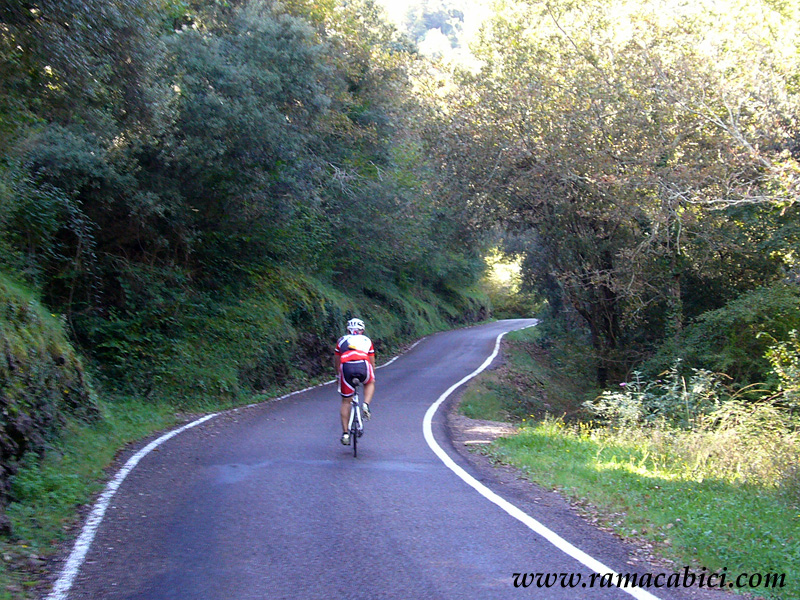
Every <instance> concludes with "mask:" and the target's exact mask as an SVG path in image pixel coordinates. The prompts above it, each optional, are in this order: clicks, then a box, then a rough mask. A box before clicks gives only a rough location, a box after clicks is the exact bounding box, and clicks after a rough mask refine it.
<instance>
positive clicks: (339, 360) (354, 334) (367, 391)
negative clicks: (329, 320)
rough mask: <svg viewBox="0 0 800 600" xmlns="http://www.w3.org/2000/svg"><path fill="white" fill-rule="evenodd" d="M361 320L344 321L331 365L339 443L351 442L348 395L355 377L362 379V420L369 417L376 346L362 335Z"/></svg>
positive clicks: (373, 388)
mask: <svg viewBox="0 0 800 600" xmlns="http://www.w3.org/2000/svg"><path fill="white" fill-rule="evenodd" d="M364 329H365V327H364V321H362V320H361V319H350V320H349V321H348V322H347V335H344V336H342V337H341V338H339V341H338V342H337V344H336V350H334V364H335V365H336V373H337V375H338V379H339V394H341V396H342V407H341V417H342V431H343V432H344V433H342V440H341V441H342V444H344V445H345V446H349V445H350V432H349V431H348V428H347V426H348V424H349V421H350V398H352V397H353V394H355V392H356V391H355V386H354V385H353V381H354V379H358V380H359V381H361V384H362V385H363V386H364V403H363V407H362V414H363V415H364V418H365V419H369V418H370V416H371V415H370V406H369V403H370V402H372V395H373V394H374V393H375V348H374V347H373V345H372V340H370V339H369V338H368V337H367V336H366V335H364Z"/></svg>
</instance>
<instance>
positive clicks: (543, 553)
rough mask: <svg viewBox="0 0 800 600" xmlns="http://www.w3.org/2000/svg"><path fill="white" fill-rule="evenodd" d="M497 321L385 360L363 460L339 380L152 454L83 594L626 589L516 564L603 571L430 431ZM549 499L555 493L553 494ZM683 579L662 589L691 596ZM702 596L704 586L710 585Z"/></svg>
mask: <svg viewBox="0 0 800 600" xmlns="http://www.w3.org/2000/svg"><path fill="white" fill-rule="evenodd" d="M528 324H530V321H501V322H497V323H492V324H488V325H483V326H479V327H473V328H468V329H462V330H458V331H452V332H446V333H441V334H437V335H434V336H430V337H429V338H426V339H425V340H423V341H422V342H421V343H419V344H418V345H417V346H415V347H414V348H412V349H411V350H410V351H409V352H407V353H406V354H404V355H403V356H401V357H400V358H399V359H398V360H396V361H395V362H393V363H392V364H390V365H388V366H387V367H385V368H382V369H379V370H378V381H377V387H376V394H375V399H374V403H373V406H374V416H373V418H372V420H371V421H368V422H367V424H366V433H365V435H364V437H363V438H361V440H360V442H361V443H360V444H359V453H358V454H359V455H358V458H355V459H354V458H353V455H352V451H351V449H350V448H348V447H344V446H342V445H341V444H340V443H339V436H340V426H339V422H338V410H339V399H338V396H337V394H336V389H335V387H334V386H333V385H326V386H323V387H319V388H315V389H312V390H309V391H306V392H303V393H302V394H298V395H295V396H292V397H290V398H287V399H285V400H282V401H280V402H272V403H267V404H263V405H258V406H254V407H248V408H245V409H241V410H238V411H235V412H228V413H224V414H220V415H218V416H216V417H214V418H213V419H210V420H208V421H206V422H205V423H203V424H201V425H198V426H197V427H194V428H192V429H189V430H187V431H185V432H182V433H181V434H180V435H176V436H175V437H174V438H172V439H170V440H168V441H167V442H165V443H163V444H162V445H161V446H159V447H158V448H157V449H156V450H155V451H153V452H151V453H150V454H148V455H147V456H146V457H144V458H143V459H142V460H141V462H140V463H139V464H138V466H137V467H136V468H135V469H134V470H133V471H132V472H131V473H130V474H129V475H128V477H127V479H125V481H124V482H123V483H122V485H121V486H120V488H119V489H118V491H117V493H116V495H115V496H114V497H113V499H112V501H111V504H110V505H109V507H108V510H107V512H106V513H105V517H104V519H103V521H102V523H101V524H100V526H99V529H98V530H97V535H96V537H95V538H94V540H93V542H92V545H91V548H90V549H89V552H88V554H87V555H86V560H85V562H84V563H83V564H82V566H81V568H80V571H79V572H78V574H77V577H76V578H75V580H74V584H73V585H72V587H71V589H70V590H69V592H68V597H69V598H70V599H75V600H77V599H98V600H100V599H102V600H116V599H126V600H133V599H137V600H145V599H146V600H168V599H169V600H172V599H175V600H178V599H180V600H190V599H191V600H251V599H252V600H265V599H282V598H286V599H289V598H291V599H296V598H300V599H316V598H319V599H326V600H332V599H338V598H341V599H348V600H349V599H360V598H363V599H370V600H373V599H392V598H397V599H403V600H414V599H426V600H428V599H442V600H454V599H505V598H509V599H511V598H513V599H515V600H516V599H520V598H547V599H560V598H565V599H566V598H603V599H607V598H625V599H629V598H631V597H632V596H631V595H629V594H628V593H626V592H625V591H623V590H621V589H619V588H603V589H601V588H597V587H591V586H588V585H587V586H586V587H581V586H578V587H577V588H574V589H569V588H566V589H565V588H562V587H561V586H560V585H558V586H555V587H552V588H549V589H548V588H537V586H536V585H535V584H534V585H532V586H531V587H528V588H517V587H515V586H514V585H513V582H514V578H513V574H514V573H518V572H526V573H530V572H540V573H567V574H581V576H582V581H583V583H584V584H586V582H588V581H589V577H590V575H591V571H590V570H589V569H588V568H587V567H585V566H584V565H583V564H581V563H580V562H578V561H577V560H575V559H573V558H571V557H569V556H568V555H567V554H565V553H564V552H562V551H561V550H559V549H557V548H555V547H554V546H553V545H552V544H550V543H549V542H547V541H546V540H545V539H544V538H542V537H541V536H540V535H538V534H536V533H534V532H533V531H532V530H531V529H530V528H529V527H527V526H526V525H525V524H523V523H521V522H520V521H519V520H517V519H515V518H513V517H512V516H510V515H509V514H508V513H507V512H506V511H504V510H502V509H501V508H500V507H498V506H497V505H495V504H493V503H492V502H490V501H488V500H487V499H486V498H485V497H483V496H482V495H480V494H479V493H477V492H476V491H475V489H473V488H472V487H470V486H469V485H467V484H466V483H465V482H464V481H462V479H460V478H459V477H458V476H456V474H455V473H454V472H453V471H452V470H451V469H450V468H448V467H447V466H445V464H444V463H443V462H442V461H441V460H440V459H439V457H437V456H436V454H434V452H433V451H432V450H431V448H430V447H429V445H428V444H427V443H426V441H425V438H424V436H423V428H422V421H423V417H424V415H425V413H426V411H427V410H428V408H429V407H430V405H431V404H432V403H433V402H434V401H436V400H437V398H439V397H440V396H441V395H442V394H443V392H445V390H447V389H448V388H449V387H450V386H451V385H452V384H453V383H455V382H457V381H459V380H460V379H462V378H463V377H465V376H466V375H468V374H469V373H471V372H472V371H474V370H475V369H476V368H477V367H478V366H479V365H481V363H483V362H484V360H485V359H486V358H487V357H488V356H489V355H490V354H491V352H492V350H493V348H494V345H495V339H496V337H497V335H498V334H499V333H501V332H503V331H507V330H510V329H517V328H520V327H522V326H525V325H528ZM445 421H446V418H445V415H444V410H443V409H442V410H440V411H439V412H437V414H436V415H435V416H434V419H433V427H432V430H433V434H434V436H435V438H436V440H437V441H438V443H439V444H440V445H441V446H442V447H443V448H444V449H445V451H446V452H447V453H448V454H449V455H450V456H452V458H453V460H454V461H455V462H456V463H458V464H459V465H461V466H462V467H463V468H464V469H466V470H467V471H468V472H470V473H471V474H472V475H473V476H474V477H475V478H476V479H478V480H479V481H482V482H483V483H484V484H485V485H487V486H488V487H489V488H491V489H494V490H495V491H496V492H497V493H499V494H501V495H502V494H504V493H506V492H507V493H508V494H510V497H509V498H508V499H509V500H510V501H512V502H514V503H515V504H516V505H518V506H520V508H521V509H522V510H524V511H525V512H527V513H528V514H531V515H532V516H533V517H534V518H536V519H539V520H540V521H541V522H542V523H544V524H545V525H547V526H548V527H550V528H552V529H553V530H554V531H557V532H558V534H559V535H561V536H562V537H563V538H565V539H567V540H569V542H571V543H572V544H575V545H576V546H578V547H579V548H581V550H583V551H584V552H586V553H588V554H589V555H591V556H592V557H594V558H596V559H598V560H600V561H602V562H603V564H604V565H608V566H609V567H610V568H612V569H616V570H619V571H624V572H628V571H630V570H631V569H632V567H631V566H630V565H628V564H627V562H626V561H627V560H628V558H629V554H628V549H626V548H625V547H623V546H622V545H621V544H620V543H619V542H617V541H616V540H615V539H614V538H612V537H611V536H609V535H608V534H605V533H602V532H599V531H597V530H595V529H593V528H592V527H590V526H589V525H588V524H586V523H585V522H583V521H582V520H581V519H580V518H578V517H576V516H575V515H574V514H572V513H571V512H570V511H569V510H566V509H565V508H564V506H556V505H551V506H549V507H548V506H547V503H546V502H545V503H544V504H542V503H540V502H537V501H534V499H533V498H531V497H530V496H525V494H524V493H521V492H519V491H518V490H513V489H511V488H506V487H505V486H504V485H503V483H502V481H499V480H495V479H494V478H493V477H492V476H491V474H490V473H489V474H487V473H486V472H483V471H476V470H475V468H474V467H473V466H472V465H470V463H469V462H468V461H465V460H464V459H463V457H461V456H460V455H459V453H457V452H455V451H454V450H453V448H452V446H451V445H450V444H449V441H448V437H447V432H446V431H445ZM551 504H552V503H551ZM687 594H688V592H684V591H682V590H677V591H669V592H667V593H658V594H656V595H657V597H659V598H662V599H666V598H688V597H699V596H696V595H695V596H690V595H687ZM703 597H706V596H703Z"/></svg>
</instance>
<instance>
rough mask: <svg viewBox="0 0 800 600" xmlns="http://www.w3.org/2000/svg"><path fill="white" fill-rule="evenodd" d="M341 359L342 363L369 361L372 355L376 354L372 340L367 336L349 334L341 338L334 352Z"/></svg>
mask: <svg viewBox="0 0 800 600" xmlns="http://www.w3.org/2000/svg"><path fill="white" fill-rule="evenodd" d="M334 352H336V354H338V355H339V356H340V357H341V362H342V363H346V362H351V361H354V360H368V359H369V357H370V355H372V354H375V348H374V347H373V346H372V340H371V339H369V338H368V337H367V336H365V335H352V334H347V335H345V336H342V337H341V338H339V341H338V342H337V343H336V350H335V351H334Z"/></svg>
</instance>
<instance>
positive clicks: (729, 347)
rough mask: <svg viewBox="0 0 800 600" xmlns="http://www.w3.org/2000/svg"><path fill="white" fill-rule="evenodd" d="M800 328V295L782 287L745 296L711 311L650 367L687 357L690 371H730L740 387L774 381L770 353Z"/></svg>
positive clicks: (667, 346) (671, 343)
mask: <svg viewBox="0 0 800 600" xmlns="http://www.w3.org/2000/svg"><path fill="white" fill-rule="evenodd" d="M798 327H800V291H798V289H797V288H796V287H795V286H793V285H786V284H783V283H779V284H776V285H773V286H769V287H762V288H757V289H755V290H752V291H750V292H747V293H744V294H742V295H741V296H739V297H738V298H736V299H734V300H732V301H731V302H729V303H727V304H726V305H725V306H723V307H722V308H719V309H716V310H712V311H707V312H705V313H703V314H702V315H700V317H699V318H698V319H697V320H696V322H695V323H693V324H691V325H690V326H688V327H687V328H686V330H685V331H684V332H683V334H682V335H681V337H680V338H679V340H678V341H675V340H672V341H670V342H668V343H667V344H666V345H665V346H663V347H662V348H661V349H660V351H659V352H658V353H657V354H656V355H655V356H654V357H653V358H652V359H651V360H650V361H649V363H648V364H647V365H646V368H645V371H646V372H647V373H653V372H654V371H655V370H656V369H658V368H660V365H663V364H664V362H665V361H670V360H673V359H674V357H678V358H682V359H683V362H684V364H685V365H686V366H688V367H693V368H705V369H709V370H712V371H714V372H722V373H727V374H728V375H729V376H730V377H732V378H733V380H734V381H735V382H737V384H738V385H739V386H745V385H748V384H753V383H759V382H768V383H770V384H772V383H774V381H772V379H774V378H773V377H772V376H771V366H770V363H769V359H768V354H767V351H768V349H769V348H770V347H771V346H773V345H774V344H775V343H779V342H788V341H789V332H790V331H792V330H793V329H796V328H798Z"/></svg>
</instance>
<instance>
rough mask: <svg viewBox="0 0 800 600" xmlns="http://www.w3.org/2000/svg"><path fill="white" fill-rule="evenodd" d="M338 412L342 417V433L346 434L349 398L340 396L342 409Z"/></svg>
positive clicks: (348, 422)
mask: <svg viewBox="0 0 800 600" xmlns="http://www.w3.org/2000/svg"><path fill="white" fill-rule="evenodd" d="M340 412H341V416H342V433H346V432H347V431H349V425H350V396H342V407H341V411H340Z"/></svg>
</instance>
